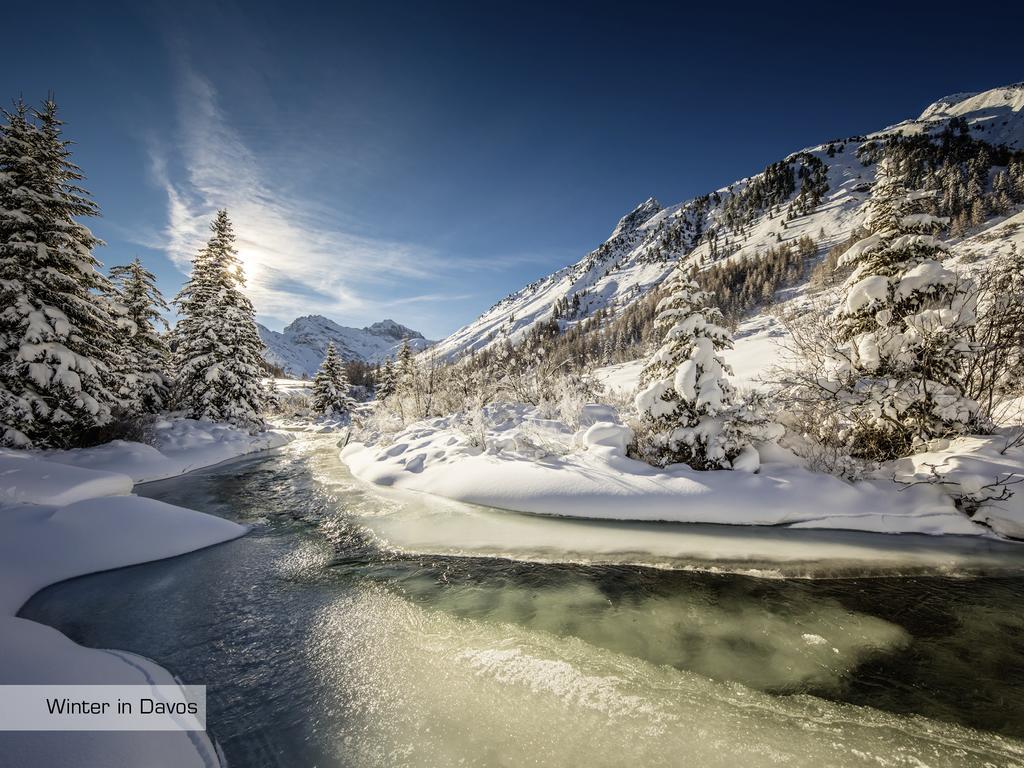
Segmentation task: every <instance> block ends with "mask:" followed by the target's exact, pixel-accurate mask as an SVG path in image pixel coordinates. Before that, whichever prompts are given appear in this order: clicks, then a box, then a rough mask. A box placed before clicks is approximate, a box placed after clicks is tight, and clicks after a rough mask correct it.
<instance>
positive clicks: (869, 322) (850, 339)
mask: <svg viewBox="0 0 1024 768" xmlns="http://www.w3.org/2000/svg"><path fill="white" fill-rule="evenodd" d="M876 179H877V180H876V183H875V187H874V189H873V191H872V197H871V200H870V202H869V208H868V216H867V220H866V223H867V226H868V228H869V229H870V230H871V234H870V235H869V236H868V237H866V238H864V239H863V240H861V241H859V242H858V243H856V244H854V245H853V246H852V247H851V248H850V249H849V250H848V251H847V252H846V253H845V254H844V256H843V258H842V259H841V261H840V263H841V264H849V265H852V266H853V267H854V271H853V273H852V275H851V276H850V278H849V279H848V281H847V285H846V299H845V301H844V303H843V304H842V306H841V307H840V308H839V311H838V318H837V319H838V322H839V331H840V333H839V336H840V340H841V342H842V343H841V344H840V346H839V348H838V349H837V350H836V351H835V354H834V355H833V361H834V369H833V370H832V371H829V372H827V374H826V379H828V381H827V382H826V383H825V389H826V391H828V392H830V393H831V396H832V397H834V398H835V399H837V400H838V401H840V402H841V403H842V410H843V411H844V415H845V417H846V421H847V423H848V427H849V429H848V445H849V447H850V448H851V450H852V451H853V453H854V455H858V456H861V457H864V458H871V459H889V458H896V457H899V456H903V455H906V454H907V453H909V452H910V451H911V450H912V449H913V448H914V447H915V446H917V445H919V444H921V443H923V442H926V441H927V440H930V439H932V438H935V437H940V436H949V435H954V434H962V433H964V432H965V431H967V430H968V429H969V427H970V426H971V425H972V423H973V422H974V419H975V415H976V413H977V403H975V402H974V401H972V400H970V399H968V398H967V397H965V396H964V395H963V386H962V381H961V378H962V372H961V371H962V365H961V363H962V361H963V359H964V357H965V356H967V355H970V354H971V346H970V343H969V341H968V329H969V328H970V327H971V326H972V325H973V324H974V323H975V311H974V310H975V307H974V306H973V300H972V292H971V291H970V290H969V289H968V286H967V284H966V283H965V282H964V281H962V280H960V279H958V278H957V276H956V275H954V274H953V273H952V272H950V271H949V270H948V269H946V268H945V267H944V266H943V265H942V259H943V257H944V256H945V254H946V247H945V245H944V244H943V243H942V242H941V241H940V240H938V239H937V238H936V236H935V235H936V233H937V232H938V231H939V229H940V227H941V226H942V225H943V224H944V223H945V222H946V220H945V219H940V218H937V217H935V216H932V215H930V214H928V213H924V212H923V205H924V203H925V201H927V199H928V197H929V196H928V194H927V193H923V192H916V191H914V192H912V191H908V190H907V189H906V187H905V186H904V183H903V181H902V177H901V175H900V174H899V172H898V169H897V168H896V167H895V166H894V164H893V163H892V161H891V160H888V159H883V160H882V161H880V162H879V165H878V169H877V177H876Z"/></svg>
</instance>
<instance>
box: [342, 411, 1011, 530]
mask: <svg viewBox="0 0 1024 768" xmlns="http://www.w3.org/2000/svg"><path fill="white" fill-rule="evenodd" d="M616 422H617V418H616V416H615V413H614V411H613V410H612V409H610V408H608V407H606V406H590V407H588V409H585V412H584V418H583V426H581V428H580V429H579V430H572V429H571V428H569V427H568V426H567V425H566V424H564V423H562V422H559V421H554V420H550V419H544V418H542V417H541V416H540V415H539V414H538V413H537V411H536V409H532V408H529V407H527V406H521V405H499V406H488V407H487V409H485V415H484V420H483V423H482V424H481V423H480V421H479V420H477V421H475V422H474V423H472V424H470V423H467V422H465V421H463V420H461V419H460V418H459V417H445V418H438V419H431V420H427V421H424V422H420V423H418V424H414V425H412V426H411V427H409V428H408V429H406V430H405V431H403V432H401V433H399V434H398V435H396V436H394V438H393V439H391V440H389V441H386V442H387V444H383V442H382V444H381V445H367V444H364V443H352V444H350V445H348V446H346V447H345V448H344V449H343V451H342V459H343V460H344V461H345V463H346V464H347V465H348V466H349V468H350V469H351V471H352V473H353V474H354V475H356V476H357V477H359V478H360V479H362V480H365V481H368V482H371V483H375V484H378V485H382V486H389V487H395V488H401V489H406V490H414V491H422V492H426V493H431V494H434V495H437V496H443V497H445V498H449V499H454V500H456V501H463V502H468V503H472V504H479V505H484V506H491V507H498V508H501V509H507V510H513V511H517V512H527V513H533V514H543V515H555V516H565V517H583V518H600V519H616V520H644V521H672V522H686V523H727V524H734V525H785V526H790V527H793V528H830V529H844V530H858V531H876V532H882V533H926V534H957V535H980V536H984V535H992V531H993V530H995V531H997V532H999V533H1002V534H1004V535H1007V536H1013V537H1017V536H1020V535H1021V534H1022V533H1024V505H1022V504H1021V503H1020V501H1021V499H1018V497H1016V496H1013V497H1011V498H1010V499H1009V500H1004V501H1002V502H991V503H990V504H987V505H985V506H982V508H981V510H980V511H979V512H978V513H977V514H976V515H975V517H974V519H973V520H972V519H971V518H969V517H968V516H967V515H965V514H964V513H962V512H960V511H959V510H957V509H956V507H955V506H954V502H953V499H952V497H951V496H950V495H949V492H948V487H947V486H940V485H932V484H918V485H904V484H897V483H894V482H893V481H892V480H891V479H890V478H891V473H890V475H889V476H884V475H883V474H882V473H879V476H878V477H876V478H873V479H867V480H863V481H860V482H856V483H850V482H847V481H845V480H842V479H840V478H837V477H834V476H831V475H827V474H823V473H820V472H812V471H810V470H809V469H807V468H806V466H805V465H804V462H803V461H802V460H800V459H799V458H797V457H795V456H793V455H792V454H790V453H789V452H787V451H785V450H783V449H780V448H777V447H775V446H769V447H767V448H763V449H761V452H760V453H761V455H760V468H759V470H758V471H757V472H756V473H753V472H744V471H718V472H695V471H693V470H691V469H690V468H689V467H687V466H685V465H675V466H670V467H667V468H665V469H657V468H654V467H651V466H649V465H647V464H645V463H642V462H639V461H635V460H633V459H630V458H628V457H627V456H626V455H625V446H626V444H627V442H628V440H629V436H630V435H629V430H628V427H625V426H623V425H621V424H618V423H616ZM998 440H999V438H972V441H973V442H970V443H966V442H963V443H956V444H954V445H952V446H951V447H949V448H947V449H946V450H945V451H943V452H942V455H941V456H933V457H932V458H934V459H937V460H938V461H939V462H946V465H947V466H950V468H951V471H953V472H955V473H956V474H955V475H953V477H956V478H957V479H958V480H962V479H964V478H967V477H968V475H970V478H977V481H972V480H971V479H970V478H968V482H969V483H970V482H978V481H980V480H981V479H982V478H988V477H989V475H992V476H993V477H994V476H995V475H996V474H997V473H1003V474H1005V473H1007V472H1012V471H1017V472H1022V473H1024V452H1022V451H1021V450H1019V449H1012V450H1010V451H1008V452H1007V454H1005V455H1001V454H999V452H998V449H997V446H996V445H995V443H996V442H997V441H998ZM958 451H959V453H958ZM1013 467H1016V470H1014V469H1012V468H1013ZM893 472H894V473H897V474H899V475H900V478H901V479H902V480H908V481H913V480H916V479H924V478H925V477H926V476H927V472H926V471H924V466H923V465H921V466H916V465H914V464H912V463H909V464H908V463H903V464H899V465H898V466H896V467H894V468H893ZM989 481H990V479H988V480H985V482H989Z"/></svg>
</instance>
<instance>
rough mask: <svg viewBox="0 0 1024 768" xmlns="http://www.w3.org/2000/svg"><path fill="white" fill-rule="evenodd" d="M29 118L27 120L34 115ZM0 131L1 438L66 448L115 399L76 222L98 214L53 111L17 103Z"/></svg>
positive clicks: (99, 306)
mask: <svg viewBox="0 0 1024 768" xmlns="http://www.w3.org/2000/svg"><path fill="white" fill-rule="evenodd" d="M33 117H34V118H35V121H33V119H32V118H33ZM3 118H4V124H3V125H2V127H0V308H2V309H0V441H2V442H3V443H4V444H7V445H13V446H21V447H27V446H36V447H56V448H66V447H69V446H72V445H75V444H77V443H79V442H81V440H82V439H83V437H85V436H86V435H87V434H88V432H89V431H90V430H91V429H93V428H94V427H98V426H102V425H104V424H106V423H108V422H109V421H110V420H111V418H112V415H113V412H114V411H115V410H116V409H117V407H118V406H119V401H118V399H117V396H116V394H115V392H114V388H113V387H112V380H113V371H114V370H115V368H116V367H117V347H116V343H115V339H114V330H113V329H114V323H113V322H112V318H111V317H110V314H109V312H108V310H107V305H106V303H105V301H104V300H103V299H102V298H101V297H100V296H99V294H100V293H106V292H109V284H108V283H107V280H106V278H104V277H103V275H102V274H101V273H100V272H99V271H98V267H99V266H100V264H99V262H98V261H97V260H96V258H95V256H93V253H92V251H93V248H95V247H96V246H97V245H100V244H101V243H100V241H99V240H98V239H97V238H96V237H94V236H93V234H92V233H91V232H90V231H89V230H88V229H87V228H86V227H85V226H83V225H82V224H80V223H79V222H78V221H77V219H78V218H80V217H86V216H96V215H98V209H97V207H96V204H95V203H94V202H93V201H92V200H91V199H90V198H89V195H88V193H87V192H86V191H85V190H84V189H82V188H81V187H80V186H79V182H80V181H81V180H82V178H83V176H82V173H81V171H80V170H79V168H78V167H77V166H75V165H74V164H73V163H72V162H71V152H70V149H69V145H70V142H69V141H68V140H66V139H64V138H63V136H62V123H61V121H60V119H59V118H58V117H57V106H56V104H55V103H54V101H53V100H52V99H48V100H47V101H46V102H45V103H44V105H43V108H42V110H38V111H33V112H32V113H31V114H30V113H29V110H28V109H27V108H26V106H25V105H24V103H22V102H18V103H17V104H16V105H15V106H14V109H13V111H10V112H8V111H6V110H5V111H3Z"/></svg>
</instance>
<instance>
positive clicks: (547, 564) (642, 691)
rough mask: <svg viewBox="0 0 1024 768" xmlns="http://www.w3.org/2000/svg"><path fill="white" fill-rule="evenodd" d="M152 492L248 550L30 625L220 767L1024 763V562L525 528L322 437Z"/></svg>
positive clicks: (685, 529) (163, 571) (115, 582)
mask: <svg viewBox="0 0 1024 768" xmlns="http://www.w3.org/2000/svg"><path fill="white" fill-rule="evenodd" d="M137 490H138V491H139V492H141V493H142V494H143V495H146V496H151V497H153V498H158V499H162V500H164V501H168V502H171V503H178V504H182V505H184V506H190V507H193V508H197V509H202V510H204V511H207V512H210V513H213V514H217V515H222V516H224V517H228V518H230V519H233V520H238V521H240V522H244V523H248V524H250V525H252V526H253V530H252V531H251V533H249V534H248V535H247V536H244V537H242V538H240V539H238V540H236V541H233V542H229V543H227V544H223V545H219V546H216V547H212V548H210V549H207V550H203V551H200V552H195V553H192V554H189V555H185V556H182V557H178V558H174V559H171V560H165V561H161V562H156V563H149V564H146V565H140V566H136V567H132V568H125V569H121V570H117V571H110V572H106V573H100V574H95V575H92V576H86V577H83V578H80V579H76V580H73V581H69V582H65V583H63V584H59V585H55V586H53V587H50V588H49V589H47V590H44V591H43V592H41V593H39V594H38V595H36V596H35V597H34V598H33V599H32V600H31V601H30V603H29V604H28V605H27V606H26V607H25V609H24V610H23V611H22V614H21V615H23V616H25V617H27V618H30V619H33V620H36V621H41V622H45V623H47V624H51V625H53V626H56V627H57V628H58V629H60V630H61V631H63V632H64V633H66V634H67V635H68V636H70V637H71V638H72V639H74V640H76V641H77V642H79V643H82V644H85V645H89V646H94V647H109V648H119V649H126V650H129V651H133V652H136V653H139V654H142V655H145V656H148V657H150V658H152V659H154V660H156V661H157V662H158V663H160V664H162V665H163V666H165V667H166V668H168V669H169V670H171V671H172V672H174V673H175V674H177V675H178V676H179V677H181V678H182V679H183V680H185V681H186V682H190V683H200V684H206V685H207V686H208V697H209V719H208V722H209V728H210V731H211V735H212V736H213V737H214V738H215V739H216V740H217V741H218V742H219V744H220V745H221V747H222V749H223V751H224V754H225V756H226V760H227V762H228V764H229V765H233V766H279V765H280V766H324V767H326V766H342V765H343V766H398V765H409V766H431V767H433V766H449V765H466V766H521V765H538V766H540V765H544V766H547V765H550V766H619V765H666V766H763V765H764V766H767V765H772V766H774V765H787V766H789V765H797V766H804V765H806V766H845V765H853V766H936V767H937V766H1008V765H1024V611H1022V610H1021V608H1022V606H1024V547H1018V546H1016V545H1009V544H999V543H994V542H987V541H975V540H960V541H957V540H954V539H950V540H942V541H940V540H936V539H928V538H927V537H913V536H912V537H904V536H901V537H891V536H890V537H886V536H869V535H864V534H842V533H836V532H810V531H786V530H781V529H770V530H752V529H735V528H725V527H718V526H671V525H664V524H655V525H639V524H632V525H631V524H624V523H610V522H603V523H593V522H581V521H569V520H557V519H550V518H536V517H529V516H523V515H515V514H512V513H505V512H500V511H497V510H484V509H480V508H472V507H467V506H465V505H458V504H454V503H446V502H440V501H436V500H431V499H429V498H427V497H418V496H411V495H401V494H395V493H391V494H385V493H381V492H378V491H376V490H370V489H367V488H365V487H363V486H362V485H361V484H359V483H358V482H356V481H354V480H353V479H351V478H350V477H349V476H348V474H347V473H346V471H345V469H344V467H343V466H342V465H341V464H340V462H339V461H338V459H337V449H336V447H335V446H334V445H333V441H332V439H331V438H330V437H327V436H316V435H300V436H299V438H298V439H297V440H296V442H295V443H292V444H291V445H290V446H287V447H286V448H284V449H282V450H281V451H278V452H276V453H273V454H266V455H262V456H260V457H256V458H251V459H246V460H242V461H237V462H234V463H230V464H226V465H222V466H220V467H216V468H213V469H210V470H206V471H204V472H200V473H195V474H192V475H189V476H187V477H183V478H178V479H174V480H169V481H163V482H159V483H151V484H148V485H146V486H141V487H140V488H139V489H137ZM559 561H561V562H559ZM794 576H798V577H800V578H793V577H794ZM766 577H768V578H766Z"/></svg>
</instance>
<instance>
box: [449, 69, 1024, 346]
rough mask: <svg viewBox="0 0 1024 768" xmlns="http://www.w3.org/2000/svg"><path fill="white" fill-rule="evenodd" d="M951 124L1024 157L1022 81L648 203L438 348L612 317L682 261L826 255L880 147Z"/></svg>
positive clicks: (846, 226) (859, 211)
mask: <svg viewBox="0 0 1024 768" xmlns="http://www.w3.org/2000/svg"><path fill="white" fill-rule="evenodd" d="M953 123H956V125H957V130H959V132H960V133H961V134H963V135H966V136H969V137H970V138H972V139H976V140H978V141H980V142H985V143H986V144H990V145H992V146H993V147H1006V148H1008V149H1010V150H1014V151H1019V150H1024V83H1018V84H1013V85H1008V86H1000V87H997V88H993V89H989V90H987V91H980V92H973V93H959V94H954V95H952V96H945V97H943V98H942V99H939V100H938V101H935V102H933V103H932V104H930V105H928V106H927V107H926V108H925V109H924V110H923V111H922V112H921V113H920V115H919V116H918V117H917V118H912V119H907V120H904V121H902V122H900V123H897V124H895V125H891V126H888V127H886V128H883V129H881V130H879V131H876V132H874V133H871V134H868V135H866V136H851V137H849V138H846V139H839V140H833V141H827V142H824V143H822V144H818V145H815V146H813V147H808V148H805V149H803V150H799V151H797V152H793V153H791V154H789V155H787V156H786V157H785V158H784V159H782V160H780V161H778V162H776V163H772V164H769V165H768V166H767V167H766V168H765V169H764V170H763V171H762V172H760V173H757V174H753V175H751V176H748V177H745V178H743V179H739V180H737V181H735V182H733V183H732V184H730V185H727V186H725V187H721V188H719V189H717V190H714V191H712V192H709V193H707V194H705V195H701V196H698V197H696V198H692V199H690V200H685V201H683V202H681V203H677V204H674V205H669V206H662V205H661V204H660V203H659V202H658V201H657V200H655V199H654V198H653V197H650V198H648V199H647V200H645V201H644V202H643V203H640V204H639V205H638V206H636V207H635V208H634V209H633V210H632V211H630V212H629V213H627V214H625V215H624V216H623V217H622V218H621V219H620V220H619V222H618V224H617V225H616V227H615V228H614V229H613V230H612V233H611V236H610V237H609V238H608V240H606V241H605V242H604V243H602V244H601V245H599V246H598V247H597V248H595V249H594V250H592V251H590V252H589V253H587V254H585V255H584V256H583V257H582V258H581V259H580V260H579V261H577V262H575V263H573V264H569V265H566V266H564V267H562V268H560V269H558V270H555V271H554V272H552V273H551V274H549V275H548V276H546V277H543V278H540V279H539V280H536V281H534V282H532V283H530V284H528V285H526V286H524V287H523V288H520V289H519V290H517V291H514V292H513V293H510V294H509V295H508V296H506V297H505V298H503V299H501V300H500V301H498V302H497V303H496V304H495V305H493V306H492V307H491V308H490V309H488V310H487V311H486V312H484V313H483V314H481V315H480V317H478V318H477V319H476V320H474V321H473V322H471V323H469V324H467V325H465V326H463V327H462V328H459V329H458V330H456V331H455V332H454V333H452V334H450V335H449V336H448V337H446V338H445V339H442V340H441V341H440V342H438V343H437V345H436V347H435V349H436V351H437V353H438V354H439V355H440V356H441V357H442V358H445V359H449V360H452V359H456V358H458V357H460V356H462V355H464V354H467V353H471V352H475V351H478V350H481V349H483V348H486V347H488V346H491V345H492V344H495V343H499V342H502V341H506V340H507V341H509V342H511V343H518V342H519V341H521V340H522V339H523V338H525V336H526V335H527V334H528V333H529V331H530V330H531V329H532V328H533V327H534V326H536V325H537V324H538V323H540V322H545V321H552V320H554V321H557V322H558V324H559V326H560V328H561V329H563V330H564V329H565V328H567V327H568V326H571V325H573V324H575V323H577V322H580V321H582V320H585V319H587V318H589V317H591V316H593V314H594V313H595V312H597V311H598V310H607V311H609V312H611V313H612V314H616V313H618V312H621V311H622V310H624V309H625V308H626V307H628V306H630V305H631V304H632V303H633V302H635V301H636V300H637V299H639V298H641V297H642V296H644V295H646V294H647V293H648V292H649V291H650V290H651V289H653V288H654V287H656V286H657V285H658V284H660V283H661V281H662V280H663V279H664V278H665V277H666V276H667V275H668V273H669V272H670V271H671V270H672V269H673V268H674V267H675V265H676V263H677V261H678V260H680V259H686V260H689V261H690V263H693V264H694V265H695V266H699V267H703V266H707V265H710V264H715V263H720V262H724V261H728V260H736V259H745V258H759V257H760V256H762V255H764V254H765V253H767V252H768V251H769V250H770V249H771V248H773V247H777V246H779V245H780V244H785V243H787V242H795V241H796V240H797V239H798V238H800V237H801V236H803V237H810V238H812V239H813V240H814V241H815V243H817V244H818V246H819V248H820V250H821V251H822V252H823V251H824V250H826V249H827V248H828V247H831V246H833V245H836V244H838V243H840V242H843V241H844V240H845V239H846V238H847V237H849V235H850V234H851V233H852V232H853V231H855V230H856V229H857V228H858V227H859V226H861V224H862V223H863V218H864V214H863V205H864V203H865V202H866V201H867V200H868V199H869V197H870V191H871V186H872V184H873V183H874V159H875V158H874V155H875V154H877V152H878V150H879V147H880V146H884V143H885V142H886V141H888V140H889V139H891V138H892V137H893V136H900V137H906V138H910V139H912V138H914V137H927V138H929V139H936V140H937V138H938V137H939V136H940V135H941V134H942V132H943V131H945V130H952V128H951V125H952V124H953ZM780 179H781V181H780ZM786 183H788V184H789V186H788V187H787V186H786ZM780 185H781V188H782V189H783V191H786V194H785V195H784V196H782V197H779V196H778V194H777V193H778V190H779V189H780ZM773 195H774V196H773ZM787 206H788V207H787Z"/></svg>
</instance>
